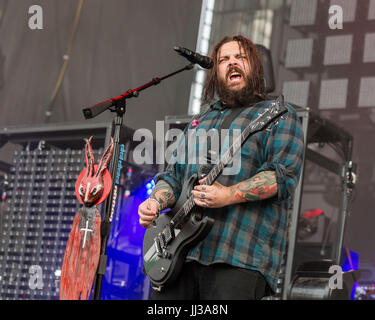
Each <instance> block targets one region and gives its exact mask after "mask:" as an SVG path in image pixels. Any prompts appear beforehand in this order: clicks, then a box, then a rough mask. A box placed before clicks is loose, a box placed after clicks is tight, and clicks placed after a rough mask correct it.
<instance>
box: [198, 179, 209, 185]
mask: <svg viewBox="0 0 375 320" xmlns="http://www.w3.org/2000/svg"><path fill="white" fill-rule="evenodd" d="M206 179H207V178H203V179H200V180H199V181H198V182H199V184H202V183H203V182H204V181H205V180H206Z"/></svg>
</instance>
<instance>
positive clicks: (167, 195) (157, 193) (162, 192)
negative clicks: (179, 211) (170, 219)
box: [150, 180, 176, 211]
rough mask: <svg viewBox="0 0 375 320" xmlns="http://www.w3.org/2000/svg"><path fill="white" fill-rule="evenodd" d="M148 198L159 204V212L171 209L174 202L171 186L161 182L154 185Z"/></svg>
mask: <svg viewBox="0 0 375 320" xmlns="http://www.w3.org/2000/svg"><path fill="white" fill-rule="evenodd" d="M150 198H152V199H155V200H157V201H158V202H159V203H160V211H161V210H164V209H166V208H170V207H172V206H173V205H174V204H175V202H176V198H175V196H174V193H173V190H172V188H171V186H170V185H169V184H168V183H167V182H165V181H163V180H159V181H158V183H157V184H156V185H155V188H154V190H153V191H152V193H151V195H150Z"/></svg>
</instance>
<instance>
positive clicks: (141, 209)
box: [139, 205, 157, 215]
mask: <svg viewBox="0 0 375 320" xmlns="http://www.w3.org/2000/svg"><path fill="white" fill-rule="evenodd" d="M139 212H141V213H142V214H145V215H155V214H156V213H157V209H156V208H152V207H150V208H148V207H147V205H146V206H143V207H142V206H141V207H139Z"/></svg>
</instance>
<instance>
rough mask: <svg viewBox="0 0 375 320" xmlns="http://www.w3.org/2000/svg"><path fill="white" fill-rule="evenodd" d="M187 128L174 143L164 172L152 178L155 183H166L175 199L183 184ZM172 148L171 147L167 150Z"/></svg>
mask: <svg viewBox="0 0 375 320" xmlns="http://www.w3.org/2000/svg"><path fill="white" fill-rule="evenodd" d="M187 129H188V126H186V128H185V129H184V131H183V133H182V134H180V136H178V138H177V140H176V142H175V143H173V144H174V145H175V146H176V148H175V150H174V151H173V153H172V157H171V158H170V159H167V160H168V163H169V164H168V165H167V167H166V168H165V171H163V172H160V173H158V174H157V175H156V176H155V177H154V181H155V183H157V182H158V181H160V180H163V181H165V182H167V183H168V184H169V185H170V186H171V188H172V190H173V194H174V196H175V198H176V199H178V198H179V197H180V194H181V190H182V184H183V175H184V170H185V166H186V161H185V158H186V157H185V152H186V147H185V144H186V132H187ZM171 147H173V146H172V145H170V146H169V148H171Z"/></svg>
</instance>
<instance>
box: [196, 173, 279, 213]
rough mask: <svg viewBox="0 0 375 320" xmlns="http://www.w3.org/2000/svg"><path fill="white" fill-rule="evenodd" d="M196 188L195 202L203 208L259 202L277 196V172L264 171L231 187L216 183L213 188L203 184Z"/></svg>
mask: <svg viewBox="0 0 375 320" xmlns="http://www.w3.org/2000/svg"><path fill="white" fill-rule="evenodd" d="M203 181H204V180H201V181H199V182H200V185H197V186H195V187H194V190H193V191H192V194H193V195H194V202H195V203H196V204H197V205H198V206H201V207H209V208H220V207H224V206H228V205H231V204H235V203H241V202H246V201H258V200H263V199H267V198H271V197H273V196H274V195H276V194H277V182H276V174H275V171H262V172H259V173H258V174H256V175H255V176H253V177H251V178H250V179H247V180H244V181H242V182H240V183H237V184H235V185H233V186H231V187H226V186H223V185H222V184H220V183H218V182H214V183H213V184H212V185H211V186H207V185H204V184H202V183H203Z"/></svg>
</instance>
